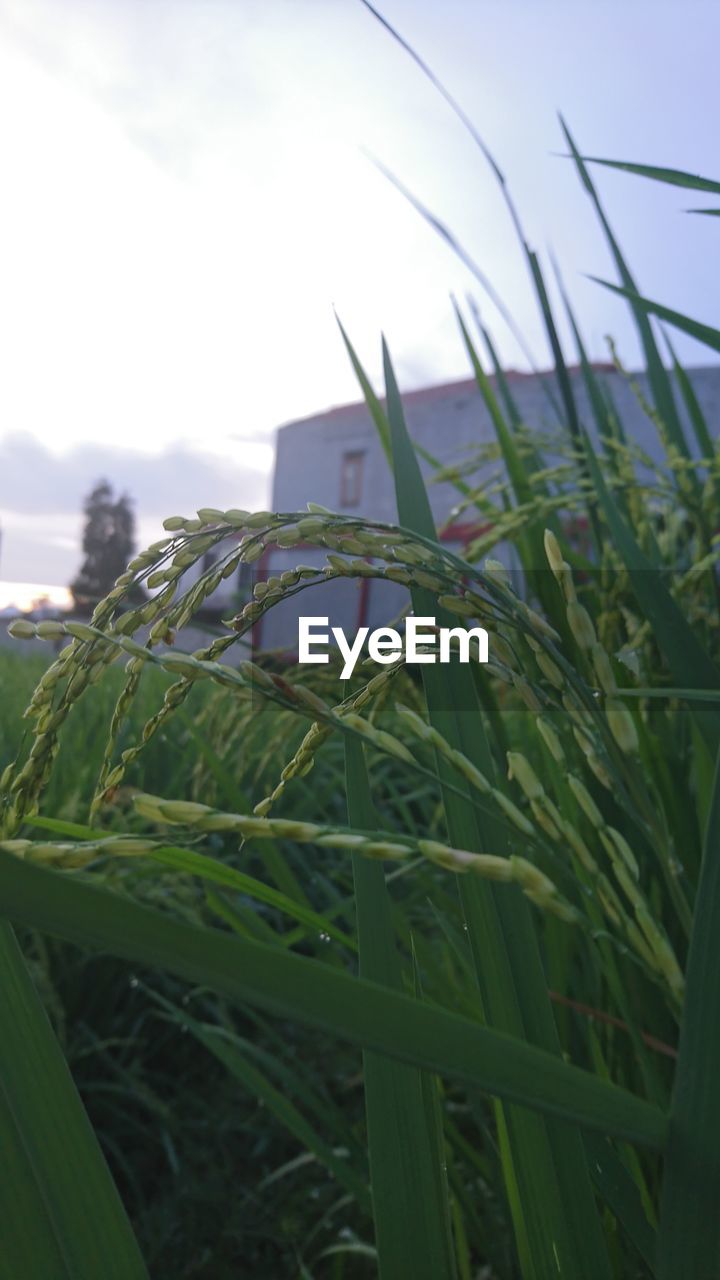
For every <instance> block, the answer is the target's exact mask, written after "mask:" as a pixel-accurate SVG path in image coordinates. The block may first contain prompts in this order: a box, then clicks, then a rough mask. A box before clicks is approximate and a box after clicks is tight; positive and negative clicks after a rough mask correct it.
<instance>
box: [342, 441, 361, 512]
mask: <svg viewBox="0 0 720 1280" xmlns="http://www.w3.org/2000/svg"><path fill="white" fill-rule="evenodd" d="M364 461H365V453H364V452H363V450H361V449H352V450H350V452H349V453H344V454H343V456H342V465H341V468H340V506H341V507H358V506H359V505H360V501H361V499H362V478H363V463H364Z"/></svg>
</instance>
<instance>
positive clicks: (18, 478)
mask: <svg viewBox="0 0 720 1280" xmlns="http://www.w3.org/2000/svg"><path fill="white" fill-rule="evenodd" d="M244 455H245V456H244ZM100 477H104V478H106V479H107V480H109V481H110V483H111V484H112V485H113V486H114V487H115V488H116V489H119V490H121V491H126V492H127V493H129V494H130V496H131V498H133V500H134V502H135V507H136V511H137V513H138V515H142V516H163V515H168V514H170V512H171V510H172V511H178V512H181V511H183V510H187V511H194V510H195V509H196V508H197V507H199V506H216V507H230V506H235V507H242V506H244V505H248V504H249V505H251V506H254V505H255V504H256V503H257V502H259V501H264V495H265V492H266V488H267V470H266V469H261V468H260V467H259V466H258V465H257V461H256V451H255V448H254V446H253V444H252V443H251V442H248V444H247V445H246V444H245V442H243V441H238V446H237V453H236V454H235V456H234V457H232V458H228V457H227V456H223V455H215V454H212V453H203V452H201V451H199V450H198V451H195V450H192V449H188V448H187V447H185V446H182V447H177V448H171V449H165V450H163V451H162V452H161V453H157V454H147V453H143V452H140V451H139V450H135V449H118V448H113V447H112V446H108V445H102V444H93V445H82V446H78V447H77V448H74V449H69V450H68V451H67V452H65V453H62V454H55V453H53V452H52V451H51V450H50V449H48V448H46V447H45V446H44V445H43V444H41V443H40V442H39V441H38V440H36V439H35V438H34V437H33V436H32V435H30V434H29V433H25V432H22V433H15V434H12V435H8V436H6V437H5V438H4V439H0V509H1V510H2V511H4V512H25V513H30V512H33V513H37V514H42V515H44V516H50V515H52V514H55V513H58V514H59V513H67V514H71V513H74V512H77V511H79V510H80V508H81V506H82V503H83V500H84V498H85V496H86V494H87V493H88V491H89V489H90V488H91V487H92V485H93V484H94V483H95V481H96V480H98V479H99V478H100Z"/></svg>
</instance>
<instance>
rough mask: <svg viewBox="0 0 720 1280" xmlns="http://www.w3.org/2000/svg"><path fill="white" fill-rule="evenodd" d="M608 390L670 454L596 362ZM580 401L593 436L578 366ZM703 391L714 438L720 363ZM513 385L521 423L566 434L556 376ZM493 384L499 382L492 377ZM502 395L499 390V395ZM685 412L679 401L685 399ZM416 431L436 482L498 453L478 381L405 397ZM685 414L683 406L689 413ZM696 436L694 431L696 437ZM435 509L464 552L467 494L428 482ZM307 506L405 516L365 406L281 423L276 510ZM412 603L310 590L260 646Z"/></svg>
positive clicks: (473, 526)
mask: <svg viewBox="0 0 720 1280" xmlns="http://www.w3.org/2000/svg"><path fill="white" fill-rule="evenodd" d="M594 371H595V374H596V377H597V378H598V380H599V382H600V385H601V386H602V387H603V389H604V391H605V392H606V393H607V395H608V397H609V400H610V402H611V403H612V405H613V406H614V408H615V411H616V413H617V417H618V419H619V421H620V422H621V423H622V425H623V429H624V431H625V434H626V436H627V438H628V439H629V440H632V441H633V442H634V444H636V445H638V446H639V447H640V448H641V449H642V450H643V451H644V452H645V453H646V454H647V455H648V456H649V457H650V458H651V459H653V460H656V461H657V460H659V459H660V458H661V457H662V455H663V450H662V446H661V444H660V442H659V440H658V436H657V430H656V427H655V425H654V423H653V422H652V421H651V419H650V418H649V417H648V416H647V414H646V413H645V412H644V410H643V408H642V405H641V403H640V400H639V398H638V396H637V395H636V394H635V393H634V391H633V390H632V388H631V387H630V386H629V384H628V381H627V379H626V378H625V377H623V376H622V375H621V374H619V373H618V372H617V371H616V370H615V368H614V366H612V365H595V366H594ZM634 377H635V380H636V381H637V383H638V385H639V387H640V390H641V391H642V392H643V393H644V395H645V397H646V399H649V398H650V393H649V388H648V385H647V379H646V377H645V375H644V374H637V375H634ZM570 378H571V383H572V389H573V394H574V397H575V402H576V404H577V406H578V412H579V416H580V419H581V421H582V422H583V423H584V424H585V425H586V426H587V427H588V428H589V429H590V430H591V432H593V433H594V429H593V423H594V416H593V413H592V408H591V405H590V403H589V398H588V393H587V390H586V387H585V384H584V381H583V378H582V374H581V372H580V370H579V369H577V368H573V369H571V370H570ZM691 378H692V384H693V389H694V391H695V395H696V396H697V399H698V401H699V403H700V406H701V408H702V409H703V411H704V413H705V416H706V419H707V421H708V423H709V426H710V430H711V434H712V435H713V438H717V436H718V433H719V431H720V365H711V366H706V367H702V368H696V369H693V370H692V371H691ZM506 379H507V384H508V388H509V390H510V391H511V393H512V398H513V401H514V403H515V405H516V406H517V409H518V412H519V414H520V417H521V420H522V422H523V423H525V424H526V425H528V426H530V427H532V428H533V429H534V430H535V431H537V433H538V436H539V438H540V439H541V440H542V441H543V442H544V441H547V442H548V447H549V449H550V452H552V444H551V443H550V442H551V441H552V439H553V438H557V435H558V421H559V417H558V414H557V412H556V410H555V409H554V408H553V405H552V397H553V396H554V397H555V399H556V400H557V384H556V382H555V378H554V374H552V373H542V374H526V373H520V372H514V371H510V372H508V373H507V374H506ZM491 381H492V382H493V383H494V380H491ZM496 394H497V391H496ZM677 400H678V405H679V407H680V397H679V396H677ZM403 406H404V411H405V417H406V421H407V424H408V429H409V432H410V435H411V438H412V439H413V441H414V443H415V444H416V446H418V447H419V448H418V452H419V455H420V460H421V468H422V470H423V472H424V474H425V476H426V478H427V480H428V481H430V480H431V478H432V477H433V475H434V474H435V473H436V471H437V467H436V466H435V465H433V464H432V463H430V462H429V461H428V460H427V459H428V457H430V456H431V457H432V458H433V459H434V460H436V461H437V463H438V464H439V466H440V467H448V466H455V465H457V464H458V463H462V462H463V461H465V460H469V459H471V458H474V457H476V456H477V454H478V449H479V447H480V446H486V447H487V448H486V452H487V453H488V454H492V453H493V451H494V446H495V441H496V437H495V431H494V428H493V424H492V421H491V418H490V414H489V412H488V409H487V407H486V406H485V404H484V401H483V399H482V397H481V395H480V393H479V391H478V388H477V385H476V383H475V381H474V380H465V381H459V382H451V383H445V384H443V385H440V386H433V387H427V388H423V389H421V390H419V391H411V392H409V393H407V394H406V395H404V396H403ZM681 413H682V409H681ZM689 438H690V439H691V440H692V432H689ZM502 475H503V468H502V463H501V462H500V460H499V459H498V458H497V456H495V457H488V459H487V460H485V461H483V462H482V464H481V465H480V466H479V467H478V468H477V470H476V471H475V472H474V474H473V483H474V484H477V483H478V482H481V481H488V482H492V480H493V479H499V480H501V479H502ZM428 492H429V496H430V504H431V507H432V511H433V514H434V516H435V520H436V523H437V525H438V527H441V528H442V535H441V536H442V538H443V540H444V541H445V542H446V543H448V544H449V545H450V546H451V547H452V548H453V549H458V550H462V548H463V546H464V545H465V544H466V542H467V541H468V540H469V538H470V537H471V536H472V537H474V536H476V535H477V533H478V531H479V523H478V516H477V513H474V514H471V513H470V512H465V513H463V514H460V515H458V516H457V518H453V515H452V513H453V508H454V507H455V506H456V505H457V503H458V490H457V488H456V487H455V486H454V485H453V484H451V483H448V482H440V483H429V484H428ZM308 500H311V501H313V502H318V503H321V504H322V505H323V506H326V507H329V508H330V509H331V510H333V511H339V512H342V513H343V514H348V515H352V514H354V513H357V514H359V515H360V514H362V515H364V516H368V517H371V518H374V519H377V520H382V521H389V522H394V521H395V520H396V519H397V512H396V506H395V492H394V482H393V477H392V475H391V473H390V469H389V467H388V464H387V460H386V458H385V454H384V452H383V449H382V447H381V444H380V440H379V437H378V434H377V431H376V428H375V426H374V424H373V422H372V419H371V417H370V414H369V412H368V410H367V408H366V406H365V405H364V403H356V404H349V405H342V406H340V407H338V408H334V409H330V410H328V411H327V412H324V413H319V414H316V415H314V416H313V417H310V418H304V419H302V420H301V421H297V422H291V423H288V424H287V425H286V426H283V427H280V429H279V430H278V433H277V446H276V454H275V474H274V482H273V494H272V509H273V510H274V511H288V512H290V511H302V510H304V509H305V506H306V503H307V502H308ZM323 560H324V556H323V553H322V551H315V550H313V549H309V548H308V549H301V550H299V549H298V548H297V547H295V548H292V549H291V550H281V549H279V548H272V549H271V550H269V551H268V553H267V554H266V556H265V558H264V559H263V561H261V562H260V564H259V566H258V569H259V571H260V572H261V573H263V574H277V573H280V572H282V570H283V569H288V568H292V567H293V566H294V565H295V564H297V563H298V562H304V563H318V564H320V563H322V562H323ZM404 600H405V593H404V591H403V589H402V588H399V587H393V585H392V584H389V583H385V582H381V581H378V580H373V579H361V580H357V581H356V580H346V581H342V580H341V581H338V582H336V583H333V584H332V586H329V587H323V586H318V587H310V588H308V589H307V590H306V591H304V592H303V593H302V594H301V595H299V596H298V597H296V598H295V599H294V600H292V601H288V602H287V603H285V602H284V603H282V604H281V605H278V606H276V607H275V608H274V609H273V610H271V611H270V612H269V613H268V615H267V616H266V617H265V618H264V619H263V622H262V626H261V628H259V629H258V633H257V635H256V641H258V642H261V643H262V645H263V646H264V647H270V648H275V647H278V648H286V647H292V644H293V638H294V637H296V636H297V616H298V614H300V613H305V614H318V615H325V614H328V613H329V614H330V615H331V619H332V621H333V622H335V623H336V624H338V625H342V626H343V627H344V628H345V629H346V631H351V630H353V629H355V628H356V627H358V626H360V625H367V626H371V627H377V626H380V625H382V624H383V623H385V622H388V621H389V620H390V618H392V617H393V616H394V614H395V613H396V612H397V611H398V609H399V608H400V607H401V606H402V604H403V603H404Z"/></svg>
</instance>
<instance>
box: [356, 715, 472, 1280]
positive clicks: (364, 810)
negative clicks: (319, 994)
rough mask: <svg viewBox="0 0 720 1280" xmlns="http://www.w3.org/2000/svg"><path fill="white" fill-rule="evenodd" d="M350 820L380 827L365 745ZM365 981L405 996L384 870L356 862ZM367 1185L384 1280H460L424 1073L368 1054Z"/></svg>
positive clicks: (358, 754)
mask: <svg viewBox="0 0 720 1280" xmlns="http://www.w3.org/2000/svg"><path fill="white" fill-rule="evenodd" d="M345 762H346V777H347V798H348V819H349V821H350V822H351V823H356V822H357V823H360V824H361V825H362V826H363V827H366V828H372V827H373V826H374V825H375V815H374V813H373V805H372V800H371V797H370V787H369V783H368V776H367V769H366V767H365V756H364V751H363V746H362V743H360V742H357V741H355V740H351V739H347V741H346V743H345ZM353 876H354V880H355V897H356V903H357V922H358V944H359V951H360V975H361V977H363V978H367V979H368V980H369V981H371V982H377V983H381V984H382V985H384V986H387V987H389V988H392V989H394V990H396V991H401V990H402V973H401V968H400V959H399V956H398V952H397V947H396V943H395V932H394V929H393V923H392V914H391V906H390V898H389V894H388V890H387V887H386V885H385V876H384V874H383V868H382V865H381V864H380V863H377V862H370V861H369V860H368V859H367V858H362V857H361V856H360V855H358V854H354V855H353ZM363 1075H364V1081H365V1105H366V1111H367V1127H368V1147H369V1156H370V1181H371V1187H372V1199H373V1217H374V1220H375V1239H376V1245H377V1251H378V1263H379V1269H380V1275H381V1277H382V1280H404V1277H405V1276H407V1275H412V1276H413V1277H415V1276H417V1277H418V1280H423V1278H426V1280H443V1277H448V1278H451V1277H454V1276H455V1263H454V1255H453V1246H452V1239H451V1235H450V1229H449V1228H450V1224H449V1214H448V1207H447V1200H446V1199H443V1194H442V1193H443V1186H442V1181H441V1178H440V1168H439V1152H438V1150H437V1143H436V1142H435V1141H434V1140H433V1139H434V1134H433V1130H432V1128H431V1126H430V1125H429V1124H428V1122H427V1116H426V1113H425V1103H424V1095H423V1073H422V1072H421V1071H418V1070H417V1069H416V1068H414V1067H409V1066H405V1065H403V1064H401V1063H397V1062H392V1061H391V1060H390V1059H388V1058H384V1057H382V1056H381V1055H379V1054H377V1053H368V1052H366V1053H365V1054H363Z"/></svg>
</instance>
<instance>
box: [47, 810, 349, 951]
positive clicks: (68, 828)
mask: <svg viewBox="0 0 720 1280" xmlns="http://www.w3.org/2000/svg"><path fill="white" fill-rule="evenodd" d="M27 823H28V826H32V827H42V828H43V830H45V831H54V832H56V833H57V834H58V835H65V836H72V837H73V838H74V839H80V840H93V839H94V840H102V839H103V838H104V837H106V836H107V834H108V833H107V831H101V830H100V829H98V828H96V827H88V826H84V825H83V824H81V823H78V822H62V821H60V820H59V819H56V818H40V817H33V818H29V819H28V820H27ZM147 856H148V858H149V859H150V860H151V861H152V862H157V863H158V864H159V865H160V866H164V867H172V868H173V869H174V870H175V871H181V872H183V873H184V874H185V875H190V876H197V877H198V878H199V879H200V880H204V881H206V882H208V883H210V884H220V885H223V886H224V887H225V888H226V889H235V890H236V891H237V892H238V893H243V894H246V895H247V897H249V898H253V899H254V900H255V901H256V902H262V903H264V904H265V905H266V906H268V907H274V908H275V909H276V910H277V911H281V912H282V913H283V914H284V915H287V916H289V917H290V919H291V920H297V921H298V922H299V923H300V924H304V925H305V926H306V927H307V928H308V929H310V930H312V931H313V932H314V933H316V934H318V933H327V934H329V936H330V937H331V938H334V939H335V940H336V941H337V942H341V943H342V944H343V946H345V947H349V948H350V950H351V951H355V950H356V949H357V948H356V945H355V941H354V939H353V938H351V937H350V935H349V934H347V933H344V932H343V930H342V929H339V928H338V927H337V925H334V924H333V923H332V922H331V921H330V920H328V919H327V918H326V917H325V916H324V915H320V913H319V912H317V911H313V910H312V909H311V908H310V907H304V906H303V905H302V903H300V902H296V901H295V900H294V899H293V898H288V897H287V895H286V894H284V893H280V891H279V890H278V889H273V888H271V886H270V885H267V884H265V882H264V881H263V880H258V879H257V878H256V877H255V876H250V875H248V874H247V872H245V871H238V870H237V869H236V868H235V867H231V866H228V864H227V862H221V861H220V859H219V858H212V857H210V855H209V854H206V853H197V852H196V850H194V849H181V848H180V847H179V846H178V845H167V846H165V847H164V848H161V849H153V850H152V852H150V853H148V855H147Z"/></svg>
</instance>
